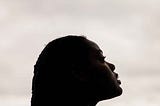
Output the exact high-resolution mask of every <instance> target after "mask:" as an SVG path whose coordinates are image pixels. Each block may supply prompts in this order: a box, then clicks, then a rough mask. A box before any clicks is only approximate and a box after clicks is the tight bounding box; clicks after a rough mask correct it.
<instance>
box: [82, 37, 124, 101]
mask: <svg viewBox="0 0 160 106" xmlns="http://www.w3.org/2000/svg"><path fill="white" fill-rule="evenodd" d="M86 42H87V44H88V45H89V46H90V48H91V49H90V51H89V57H88V59H89V65H88V66H87V67H86V69H84V70H83V72H84V73H83V74H82V76H81V77H82V79H83V80H82V81H84V82H85V81H86V82H87V83H88V85H89V86H90V89H89V91H88V92H91V94H92V97H95V98H94V99H95V100H97V101H100V100H105V99H110V98H113V97H116V96H119V95H121V94H122V88H121V87H120V84H121V81H120V80H118V74H117V73H116V72H114V70H115V66H114V65H113V64H111V63H109V62H106V61H105V56H103V52H102V50H101V49H100V48H99V47H98V45H97V44H96V43H94V42H92V41H89V40H88V41H86Z"/></svg>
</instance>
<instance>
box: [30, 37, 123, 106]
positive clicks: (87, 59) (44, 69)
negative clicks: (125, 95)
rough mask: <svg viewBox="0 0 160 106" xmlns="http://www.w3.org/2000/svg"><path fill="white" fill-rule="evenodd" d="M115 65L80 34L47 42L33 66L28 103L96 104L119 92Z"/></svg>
mask: <svg viewBox="0 0 160 106" xmlns="http://www.w3.org/2000/svg"><path fill="white" fill-rule="evenodd" d="M114 69H115V66H114V65H113V64H111V63H109V62H106V61H105V57H104V56H103V53H102V50H101V49H100V48H99V47H98V45H97V44H96V43H94V42H92V41H90V40H88V39H87V38H85V37H83V36H65V37H61V38H58V39H55V40H53V41H51V42H49V43H48V44H47V46H46V47H45V48H44V50H43V51H42V52H41V54H40V55H39V58H38V60H37V62H36V65H35V67H34V76H33V82H32V99H31V106H95V105H96V104H97V103H98V102H99V101H102V100H106V99H111V98H113V97H117V96H119V95H121V94H122V88H121V87H120V86H119V85H120V84H121V82H120V80H117V78H118V74H117V73H115V72H114Z"/></svg>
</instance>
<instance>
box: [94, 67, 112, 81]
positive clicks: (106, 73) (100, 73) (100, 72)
mask: <svg viewBox="0 0 160 106" xmlns="http://www.w3.org/2000/svg"><path fill="white" fill-rule="evenodd" d="M91 71H92V74H91V75H92V78H93V80H94V81H95V82H96V83H99V84H104V83H105V84H106V83H108V82H111V81H112V80H113V79H114V75H113V73H112V71H111V70H110V68H109V67H107V66H106V65H105V64H96V65H94V67H93V68H92V70H91Z"/></svg>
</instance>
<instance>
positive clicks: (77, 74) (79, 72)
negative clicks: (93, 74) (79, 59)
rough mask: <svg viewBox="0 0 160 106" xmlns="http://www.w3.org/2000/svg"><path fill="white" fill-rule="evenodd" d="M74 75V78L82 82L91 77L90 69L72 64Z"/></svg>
mask: <svg viewBox="0 0 160 106" xmlns="http://www.w3.org/2000/svg"><path fill="white" fill-rule="evenodd" d="M72 75H73V77H74V78H76V79H77V80H79V81H81V82H88V81H89V79H90V75H89V73H88V70H86V69H82V68H79V67H77V66H75V65H73V66H72Z"/></svg>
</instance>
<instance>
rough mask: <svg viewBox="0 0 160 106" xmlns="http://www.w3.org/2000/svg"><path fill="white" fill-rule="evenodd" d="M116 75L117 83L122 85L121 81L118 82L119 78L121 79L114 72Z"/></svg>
mask: <svg viewBox="0 0 160 106" xmlns="http://www.w3.org/2000/svg"><path fill="white" fill-rule="evenodd" d="M114 75H115V77H116V79H117V83H118V84H121V80H118V78H119V76H118V74H117V73H115V72H114Z"/></svg>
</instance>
